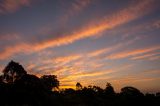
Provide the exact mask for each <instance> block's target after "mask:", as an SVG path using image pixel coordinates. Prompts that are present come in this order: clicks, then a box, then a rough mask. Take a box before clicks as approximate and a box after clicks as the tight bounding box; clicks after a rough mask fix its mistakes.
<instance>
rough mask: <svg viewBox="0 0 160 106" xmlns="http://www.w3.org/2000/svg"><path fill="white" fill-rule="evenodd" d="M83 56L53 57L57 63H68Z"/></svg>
mask: <svg viewBox="0 0 160 106" xmlns="http://www.w3.org/2000/svg"><path fill="white" fill-rule="evenodd" d="M81 57H82V56H81V55H70V56H64V57H57V58H55V59H53V61H54V62H55V63H61V64H66V63H69V62H71V61H74V60H77V59H79V58H81Z"/></svg>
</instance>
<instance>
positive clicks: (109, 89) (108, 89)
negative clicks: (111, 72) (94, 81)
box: [105, 82, 115, 95]
mask: <svg viewBox="0 0 160 106" xmlns="http://www.w3.org/2000/svg"><path fill="white" fill-rule="evenodd" d="M105 93H106V94H107V95H113V94H115V91H114V88H113V87H112V85H111V84H110V83H108V82H107V84H106V88H105Z"/></svg>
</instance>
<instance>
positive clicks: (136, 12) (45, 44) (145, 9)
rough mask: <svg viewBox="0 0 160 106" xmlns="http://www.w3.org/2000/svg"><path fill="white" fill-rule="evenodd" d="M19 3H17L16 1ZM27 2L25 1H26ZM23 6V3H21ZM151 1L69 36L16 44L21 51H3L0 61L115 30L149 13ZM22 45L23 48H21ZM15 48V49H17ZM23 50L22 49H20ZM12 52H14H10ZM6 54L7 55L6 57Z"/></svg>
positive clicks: (122, 11)
mask: <svg viewBox="0 0 160 106" xmlns="http://www.w3.org/2000/svg"><path fill="white" fill-rule="evenodd" d="M18 2H19V1H18ZM26 2H27V1H26ZM24 3H25V2H24ZM22 4H23V3H22ZM151 4H152V0H143V1H141V2H138V3H135V4H134V5H133V4H132V5H129V6H128V7H126V8H124V9H122V10H120V11H118V12H117V13H114V14H112V15H110V16H106V17H105V18H104V19H102V20H101V21H99V22H96V21H94V22H91V23H89V24H87V25H84V26H83V27H81V28H79V29H78V30H75V31H72V32H71V33H70V34H65V35H62V36H60V37H57V38H53V39H50V40H46V41H42V42H38V43H33V44H18V46H19V45H21V49H18V50H17V51H14V50H13V47H8V48H7V49H5V51H3V52H1V54H2V55H1V56H0V59H1V60H2V59H5V58H7V57H10V56H12V55H14V54H16V53H18V52H23V51H26V50H28V48H30V49H29V50H30V51H31V52H35V51H40V50H44V49H46V48H49V47H56V46H61V45H68V44H71V43H74V42H76V41H78V40H80V39H85V38H89V37H93V36H98V33H100V32H103V31H107V30H109V29H112V28H115V27H117V26H119V25H122V24H125V23H127V22H130V21H132V20H134V19H137V18H139V17H141V16H143V15H145V14H147V13H149V12H150V11H151V10H152V9H151V8H150V7H152V5H151ZM23 45H24V47H22V46H23ZM18 46H17V47H15V48H18ZM22 48H23V49H22ZM11 51H14V52H11ZM6 53H7V55H6Z"/></svg>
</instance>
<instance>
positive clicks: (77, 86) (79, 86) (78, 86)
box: [76, 82, 82, 90]
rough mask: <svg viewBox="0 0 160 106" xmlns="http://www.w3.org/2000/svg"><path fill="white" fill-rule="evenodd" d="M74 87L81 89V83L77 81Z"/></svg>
mask: <svg viewBox="0 0 160 106" xmlns="http://www.w3.org/2000/svg"><path fill="white" fill-rule="evenodd" d="M76 89H77V90H81V89H82V85H81V84H80V83H79V82H77V84H76Z"/></svg>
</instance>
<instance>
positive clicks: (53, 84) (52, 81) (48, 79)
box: [40, 75, 59, 90]
mask: <svg viewBox="0 0 160 106" xmlns="http://www.w3.org/2000/svg"><path fill="white" fill-rule="evenodd" d="M40 79H41V80H42V82H43V83H44V84H45V86H46V87H47V89H48V90H52V88H59V81H58V79H57V76H56V75H43V76H42V77H41V78H40Z"/></svg>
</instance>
